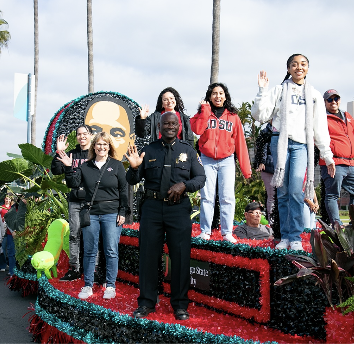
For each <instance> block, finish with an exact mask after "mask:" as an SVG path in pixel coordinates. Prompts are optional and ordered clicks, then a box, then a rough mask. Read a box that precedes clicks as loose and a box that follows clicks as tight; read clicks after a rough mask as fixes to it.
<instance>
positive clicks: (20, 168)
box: [0, 158, 32, 182]
mask: <svg viewBox="0 0 354 344" xmlns="http://www.w3.org/2000/svg"><path fill="white" fill-rule="evenodd" d="M31 173H32V170H31V169H30V168H29V164H28V161H26V160H25V159H20V158H16V159H12V160H5V161H2V162H0V180H4V181H6V182H13V181H14V180H16V179H19V178H20V177H21V176H22V175H25V176H29V175H31Z"/></svg>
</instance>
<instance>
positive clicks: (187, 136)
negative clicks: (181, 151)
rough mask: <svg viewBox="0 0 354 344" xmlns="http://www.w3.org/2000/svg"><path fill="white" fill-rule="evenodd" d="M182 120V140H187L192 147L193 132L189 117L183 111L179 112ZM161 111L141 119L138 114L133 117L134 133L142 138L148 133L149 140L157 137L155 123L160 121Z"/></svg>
mask: <svg viewBox="0 0 354 344" xmlns="http://www.w3.org/2000/svg"><path fill="white" fill-rule="evenodd" d="M180 115H181V122H182V140H183V141H187V142H188V143H189V144H190V145H191V146H192V147H194V134H193V131H192V129H191V125H190V122H189V117H188V116H187V115H185V114H184V113H183V112H180ZM160 118H161V112H158V111H155V112H154V113H152V114H151V115H150V116H149V117H147V118H145V119H141V118H140V115H139V116H137V117H135V134H136V136H138V137H141V138H144V137H146V136H148V135H150V142H154V141H156V140H158V138H159V128H158V126H157V123H159V122H160Z"/></svg>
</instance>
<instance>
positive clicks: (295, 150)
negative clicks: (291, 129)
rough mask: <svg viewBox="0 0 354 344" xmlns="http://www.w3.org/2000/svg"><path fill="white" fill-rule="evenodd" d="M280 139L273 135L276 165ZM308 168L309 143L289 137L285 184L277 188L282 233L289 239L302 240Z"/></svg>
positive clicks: (272, 145)
mask: <svg viewBox="0 0 354 344" xmlns="http://www.w3.org/2000/svg"><path fill="white" fill-rule="evenodd" d="M278 139H279V136H273V137H272V140H271V144H270V149H271V152H272V156H273V161H274V166H276V165H277V162H278V150H277V148H278ZM306 168H307V145H306V144H304V143H299V142H296V141H293V140H291V139H288V151H287V153H286V163H285V175H284V182H283V186H281V187H279V188H277V196H278V211H279V222H280V235H281V238H282V239H288V240H289V241H301V238H300V234H301V233H302V232H303V231H304V220H303V212H304V193H303V192H302V186H303V183H304V178H305V172H306Z"/></svg>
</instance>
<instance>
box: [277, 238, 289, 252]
mask: <svg viewBox="0 0 354 344" xmlns="http://www.w3.org/2000/svg"><path fill="white" fill-rule="evenodd" d="M288 247H289V239H281V240H280V242H279V244H278V245H277V246H275V248H276V249H277V250H283V249H287V248H288Z"/></svg>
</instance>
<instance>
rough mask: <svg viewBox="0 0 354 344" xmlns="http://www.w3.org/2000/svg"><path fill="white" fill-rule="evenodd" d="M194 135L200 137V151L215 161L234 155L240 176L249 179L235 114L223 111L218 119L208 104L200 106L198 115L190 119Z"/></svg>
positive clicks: (238, 120)
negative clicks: (240, 172)
mask: <svg viewBox="0 0 354 344" xmlns="http://www.w3.org/2000/svg"><path fill="white" fill-rule="evenodd" d="M190 122H191V128H192V130H193V132H194V133H196V134H197V135H200V138H199V149H200V151H201V152H202V153H203V154H204V155H206V156H208V157H209V158H213V159H215V160H218V159H223V158H227V157H229V156H230V155H232V154H234V153H236V156H237V159H238V161H239V163H240V167H241V171H242V174H243V175H244V177H245V178H250V177H251V175H252V169H251V164H250V158H249V156H248V149H247V145H246V140H245V135H244V133H243V128H242V124H241V120H240V118H239V117H238V115H237V114H235V113H231V112H229V111H228V110H226V109H225V111H224V113H223V114H222V115H221V117H220V118H217V117H216V116H215V115H214V114H213V113H212V111H211V107H210V105H209V104H202V106H201V110H200V113H197V114H196V115H195V116H194V117H192V118H191V119H190Z"/></svg>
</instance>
